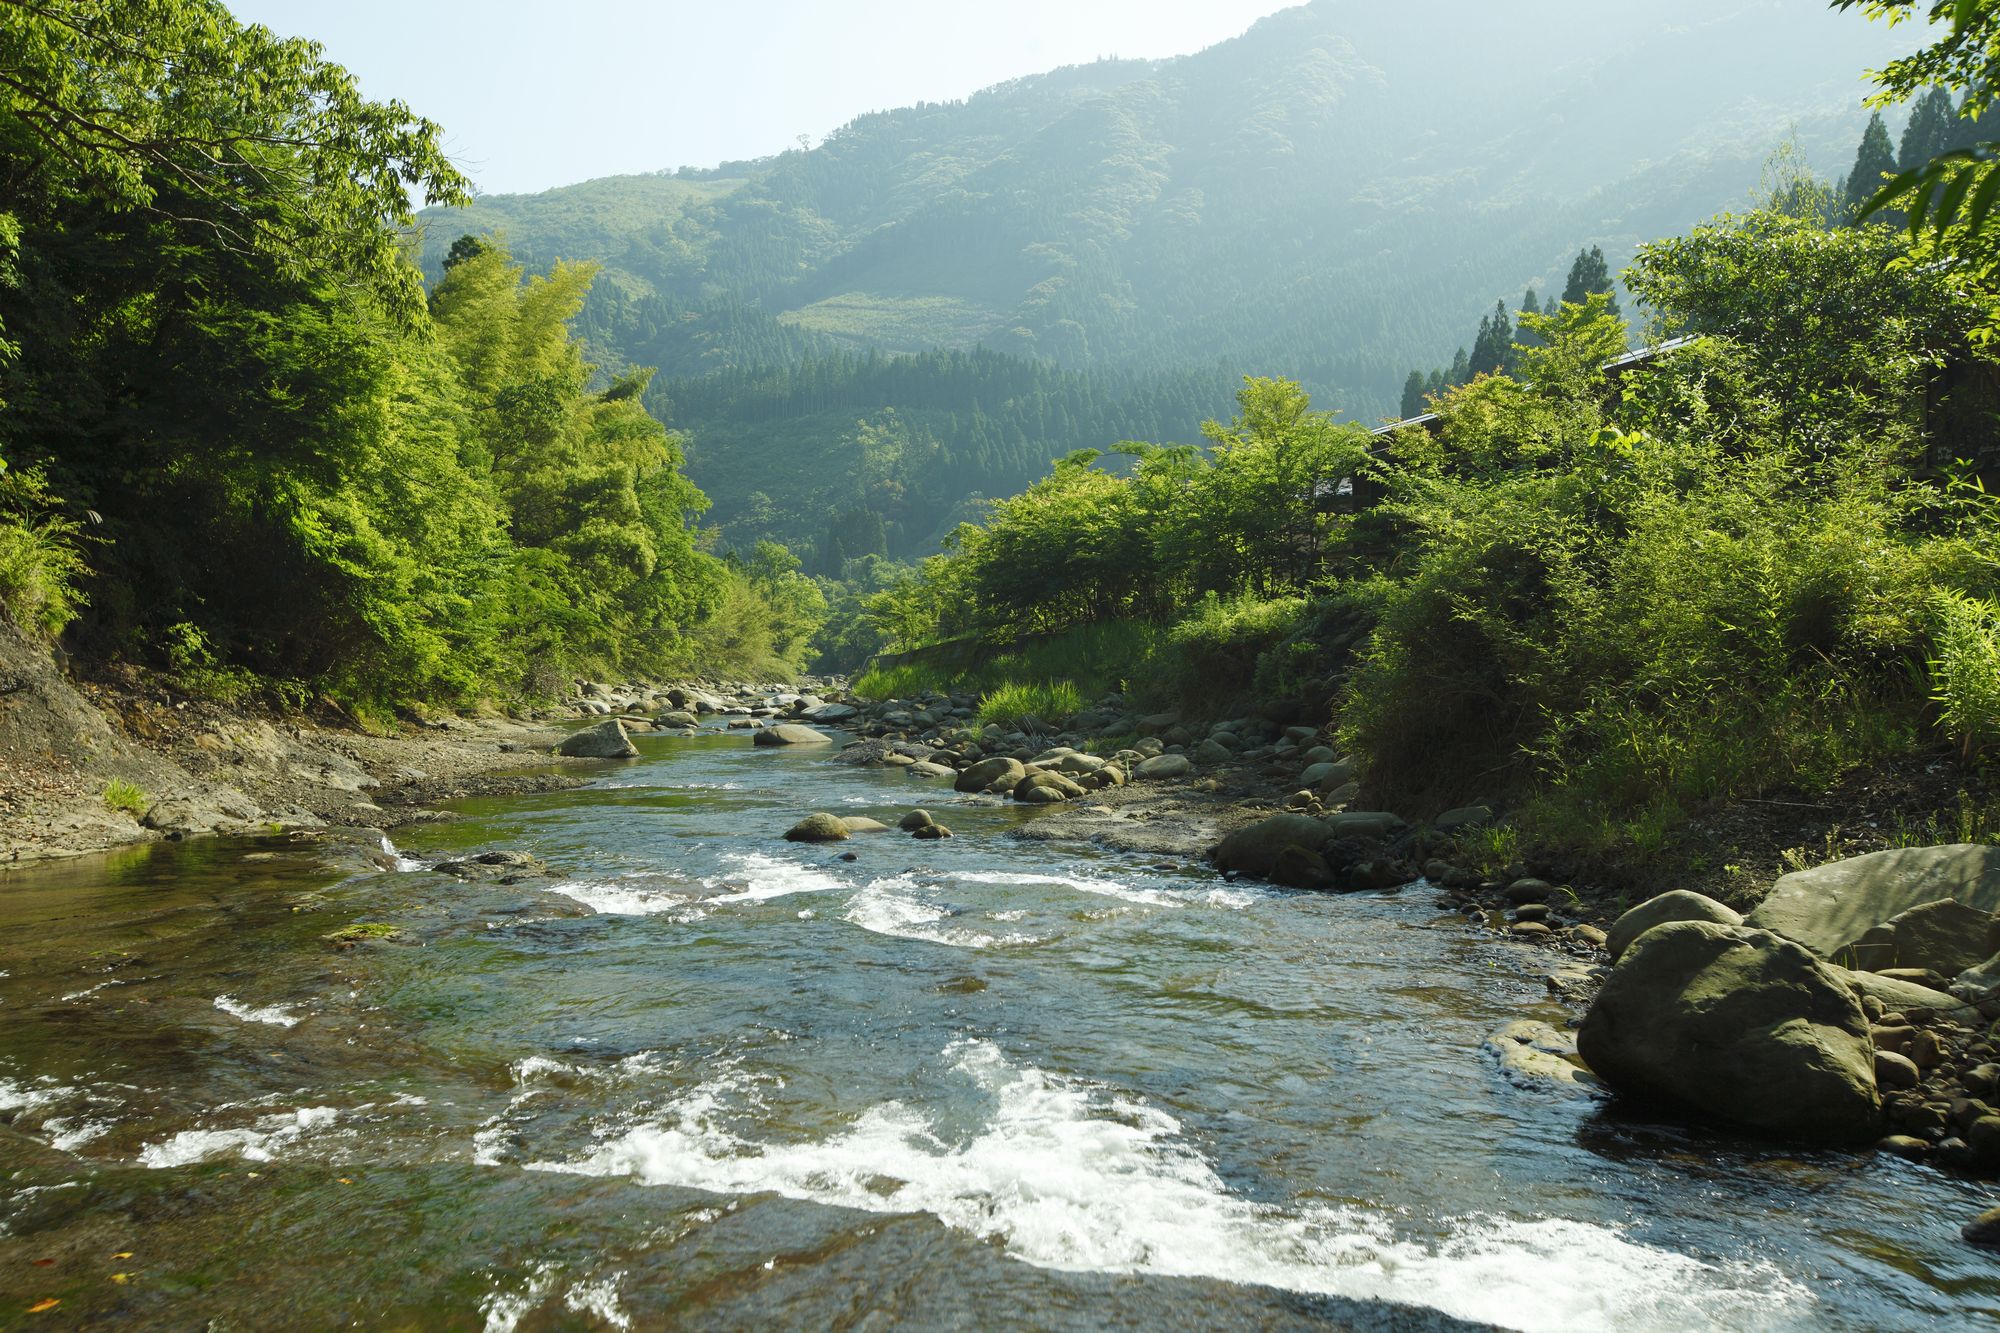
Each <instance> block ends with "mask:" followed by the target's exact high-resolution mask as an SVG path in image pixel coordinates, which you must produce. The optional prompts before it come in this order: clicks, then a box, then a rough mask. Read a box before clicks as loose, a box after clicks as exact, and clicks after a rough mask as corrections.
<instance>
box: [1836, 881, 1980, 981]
mask: <svg viewBox="0 0 2000 1333" xmlns="http://www.w3.org/2000/svg"><path fill="white" fill-rule="evenodd" d="M1876 931H1880V932H1882V936H1883V937H1884V938H1883V944H1884V945H1885V946H1886V949H1887V953H1886V955H1885V958H1886V961H1883V960H1871V962H1872V964H1873V965H1872V966H1871V963H1870V962H1860V961H1857V966H1864V967H1869V970H1870V971H1877V972H1880V971H1886V970H1887V969H1889V968H1892V967H1919V968H1928V969H1929V970H1930V971H1932V972H1936V973H1938V974H1939V975H1940V976H1947V977H1955V976H1957V975H1958V974H1959V973H1961V972H1964V971H1966V970H1967V969H1969V968H1974V967H1978V966H1979V965H1980V964H1981V963H1983V962H1985V961H1986V960H1987V959H1988V958H1990V957H1992V956H1993V954H1994V952H1995V951H1996V950H2000V931H1997V930H1996V929H1995V918H1994V916H1993V913H1991V912H1986V911H1982V910H1980V909H1979V908H1977V907H1968V906H1966V905H1965V904H1964V903H1962V902H1959V901H1957V900H1956V899H1952V898H1944V899H1940V900H1939V901H1937V902H1934V903H1925V904H1923V905H1922V906H1921V907H1912V908H1911V909H1910V910H1909V911H1907V912H1902V913H1898V914H1897V915H1896V916H1894V917H1891V918H1890V919H1889V920H1888V921H1886V922H1884V923H1883V924H1882V925H1880V926H1878V927H1876V928H1875V930H1874V931H1870V932H1868V934H1870V935H1873V934H1875V933H1876ZM1857 952H1859V950H1857Z"/></svg>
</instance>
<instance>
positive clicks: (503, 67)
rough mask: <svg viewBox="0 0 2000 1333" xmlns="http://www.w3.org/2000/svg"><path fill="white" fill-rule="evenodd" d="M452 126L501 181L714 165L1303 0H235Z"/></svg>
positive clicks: (1197, 43) (536, 183) (524, 186)
mask: <svg viewBox="0 0 2000 1333" xmlns="http://www.w3.org/2000/svg"><path fill="white" fill-rule="evenodd" d="M229 4H230V7H231V9H233V10H234V11H235V13H236V15H237V16H238V17H239V18H241V19H243V20H245V21H246V22H252V23H262V24H264V25H266V26H267V27H270V28H272V29H275V30H276V31H278V32H280V33H283V34H285V35H288V36H291V35H297V36H305V37H312V38H315V39H316V40H318V41H320V42H321V43H323V44H324V45H325V47H326V50H327V55H328V56H329V57H330V58H331V59H333V60H336V61H338V62H340V63H341V64H343V65H345V66H347V67H348V68H349V69H350V70H352V71H354V73H355V75H356V76H357V77H358V78H359V79H360V80H361V85H362V88H363V90H364V91H365V92H366V93H367V94H368V95H369V96H370V97H375V98H382V99H387V98H392V97H394V98H401V99H402V100H403V101H405V102H408V103H409V104H410V106H411V107H412V108H413V109H414V110H415V111H416V112H417V113H418V114H420V115H424V116H428V117H430V118H431V119H432V120H435V121H437V122H439V123H440V124H442V125H443V126H444V127H445V133H446V135H447V139H446V143H447V146H448V148H449V149H450V151H451V154H452V156H453V157H454V158H455V159H456V160H457V161H458V163H459V165H460V166H461V167H463V168H464V169H465V170H467V171H468V172H469V173H470V174H471V176H472V177H473V179H474V180H476V181H478V182H479V187H480V188H481V189H482V190H485V191H486V192H488V193H490V194H498V193H512V192H516V191H528V190H544V189H548V188H549V187H551V186H556V185H567V184H570V183H573V182H575V181H580V180H588V179H590V178H592V177H595V176H610V175H616V174H619V173H623V172H636V171H656V170H658V169H660V168H662V167H678V166H684V165H686V166H711V165H713V164H715V163H717V162H722V161H727V160H729V159H732V158H744V157H761V156H764V155H766V154H769V153H774V152H777V151H778V150H780V149H783V148H789V147H791V146H792V145H793V143H794V142H795V141H796V140H797V138H798V136H799V135H801V134H810V135H812V136H813V138H814V140H815V141H817V140H818V139H819V138H820V137H821V136H822V135H824V134H826V132H827V131H829V130H831V129H834V128H835V127H836V126H839V125H842V124H845V123H846V122H847V121H849V120H852V119H853V118H854V117H855V116H857V115H860V114H862V113H863V112H867V111H880V110H886V109H889V108H893V107H900V106H908V105H909V104H911V103H912V102H922V101H943V100H947V99H950V98H957V97H963V96H965V95H966V94H967V93H970V92H973V91H975V90H977V89H980V88H984V87H986V86H987V85H989V84H994V83H999V82H1001V81H1002V80H1004V79H1011V78H1016V77H1018V76H1020V75H1023V74H1033V73H1038V72H1040V71H1042V70H1046V69H1051V68H1054V67H1055V66H1057V65H1069V64H1076V63H1079V62H1081V61H1088V60H1095V59H1096V58H1097V57H1099V56H1101V55H1120V56H1169V55H1181V54H1184V53H1186V52H1190V51H1196V50H1200V49H1201V48H1202V47H1204V46H1209V45H1212V44H1214V43H1215V42H1218V41H1221V40H1223V39H1224V38H1228V37H1233V36H1235V35H1236V34H1237V33H1239V32H1241V31H1243V30H1244V29H1245V28H1248V27H1249V26H1250V25H1251V24H1252V23H1253V22H1255V21H1256V20H1257V19H1258V18H1260V17H1262V16H1263V15H1265V14H1270V13H1275V12H1276V11H1278V10H1280V9H1283V8H1285V7H1286V0H1006V3H1004V4H988V3H976V4H975V3H967V2H966V0H654V2H653V3H648V2H647V0H574V2H573V3H570V4H566V5H563V4H550V3H549V0H486V2H485V3H480V4H471V3H463V2H462V0H333V2H330V0H229Z"/></svg>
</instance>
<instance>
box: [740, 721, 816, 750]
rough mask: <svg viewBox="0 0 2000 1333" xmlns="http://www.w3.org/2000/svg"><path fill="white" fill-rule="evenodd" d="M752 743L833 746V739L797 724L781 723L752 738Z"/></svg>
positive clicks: (766, 728)
mask: <svg viewBox="0 0 2000 1333" xmlns="http://www.w3.org/2000/svg"><path fill="white" fill-rule="evenodd" d="M751 742H752V743H753V744H756V745H831V744H833V737H831V736H829V735H827V734H826V733H825V732H820V731H814V730H813V729H812V728H811V727H802V726H800V725H799V724H798V723H796V722H780V723H778V724H777V725H776V726H772V727H765V728H764V729H763V730H762V731H760V732H758V733H757V734H756V735H755V736H753V737H751Z"/></svg>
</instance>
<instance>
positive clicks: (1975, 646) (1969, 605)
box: [1930, 590, 2000, 755]
mask: <svg viewBox="0 0 2000 1333" xmlns="http://www.w3.org/2000/svg"><path fill="white" fill-rule="evenodd" d="M1931 609H1932V612H1933V614H1934V615H1935V616H1936V618H1937V628H1936V630H1935V631H1934V636H1933V642H1934V643H1935V645H1936V654H1937V655H1936V656H1935V657H1933V658H1932V659H1931V662H1930V679H1931V699H1932V700H1933V701H1934V702H1935V703H1936V704H1937V706H1938V722H1939V724H1940V725H1941V726H1943V728H1944V729H1945V731H1946V732H1947V733H1948V734H1949V735H1950V736H1952V737H1953V738H1954V739H1955V740H1957V741H1958V743H1959V746H1960V749H1961V751H1962V752H1963V753H1965V754H1967V755H1970V754H1971V753H1972V752H1973V751H1974V750H1976V749H1979V748H1980V747H1982V746H1985V745H1989V744H1991V743H1992V742H1993V741H1994V740H1995V739H1996V738H2000V606H1995V605H1994V604H1993V603H1992V602H1989V601H1985V600H1984V599H1981V598H1977V597H1967V596H1965V595H1964V594H1963V593H1959V592H1954V591H1950V590H1941V591H1939V592H1937V593H1936V594H1934V595H1933V596H1932V598H1931Z"/></svg>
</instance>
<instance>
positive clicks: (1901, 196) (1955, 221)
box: [1855, 144, 2000, 237]
mask: <svg viewBox="0 0 2000 1333" xmlns="http://www.w3.org/2000/svg"><path fill="white" fill-rule="evenodd" d="M1996 168H2000V144H1979V145H1977V146H1975V147H1972V148H1960V149H1954V150H1953V151H1951V152H1948V153H1941V154H1939V155H1938V156H1936V157H1934V158H1932V159H1931V160H1930V161H1929V162H1926V163H1925V164H1924V165H1923V166H1921V167H1916V168H1913V169H1911V170H1909V171H1905V172H1903V173H1901V174H1900V175H1898V176H1896V177H1895V178H1893V179H1892V180H1890V181H1889V182H1888V184H1886V185H1884V186H1883V187H1882V188H1881V189H1880V190H1878V191H1876V192H1875V194H1874V195H1873V196H1871V197H1870V198H1869V199H1868V201H1867V202H1866V203H1864V204H1863V205H1862V206H1861V208H1860V210H1859V211H1858V212H1857V213H1856V214H1855V220H1856V221H1857V222H1860V221H1865V220H1867V219H1868V218H1870V217H1873V216H1874V215H1875V214H1877V213H1879V212H1881V211H1883V210H1884V209H1889V208H1903V209H1906V210H1907V211H1908V213H1909V215H1910V235H1911V236H1913V237H1918V236H1922V235H1923V234H1924V232H1925V231H1927V230H1928V231H1929V232H1931V233H1933V234H1934V235H1937V236H1940V237H1942V236H1945V235H1946V234H1947V233H1948V232H1950V231H1951V230H1952V229H1953V228H1955V227H1956V228H1962V229H1963V230H1964V231H1965V232H1967V233H1971V234H1974V235H1978V234H1983V233H1984V232H1985V231H1986V230H1987V229H1988V224H1989V223H1990V222H1991V221H1992V218H1993V205H1994V202H1995V199H1996V197H2000V170H1996Z"/></svg>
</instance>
